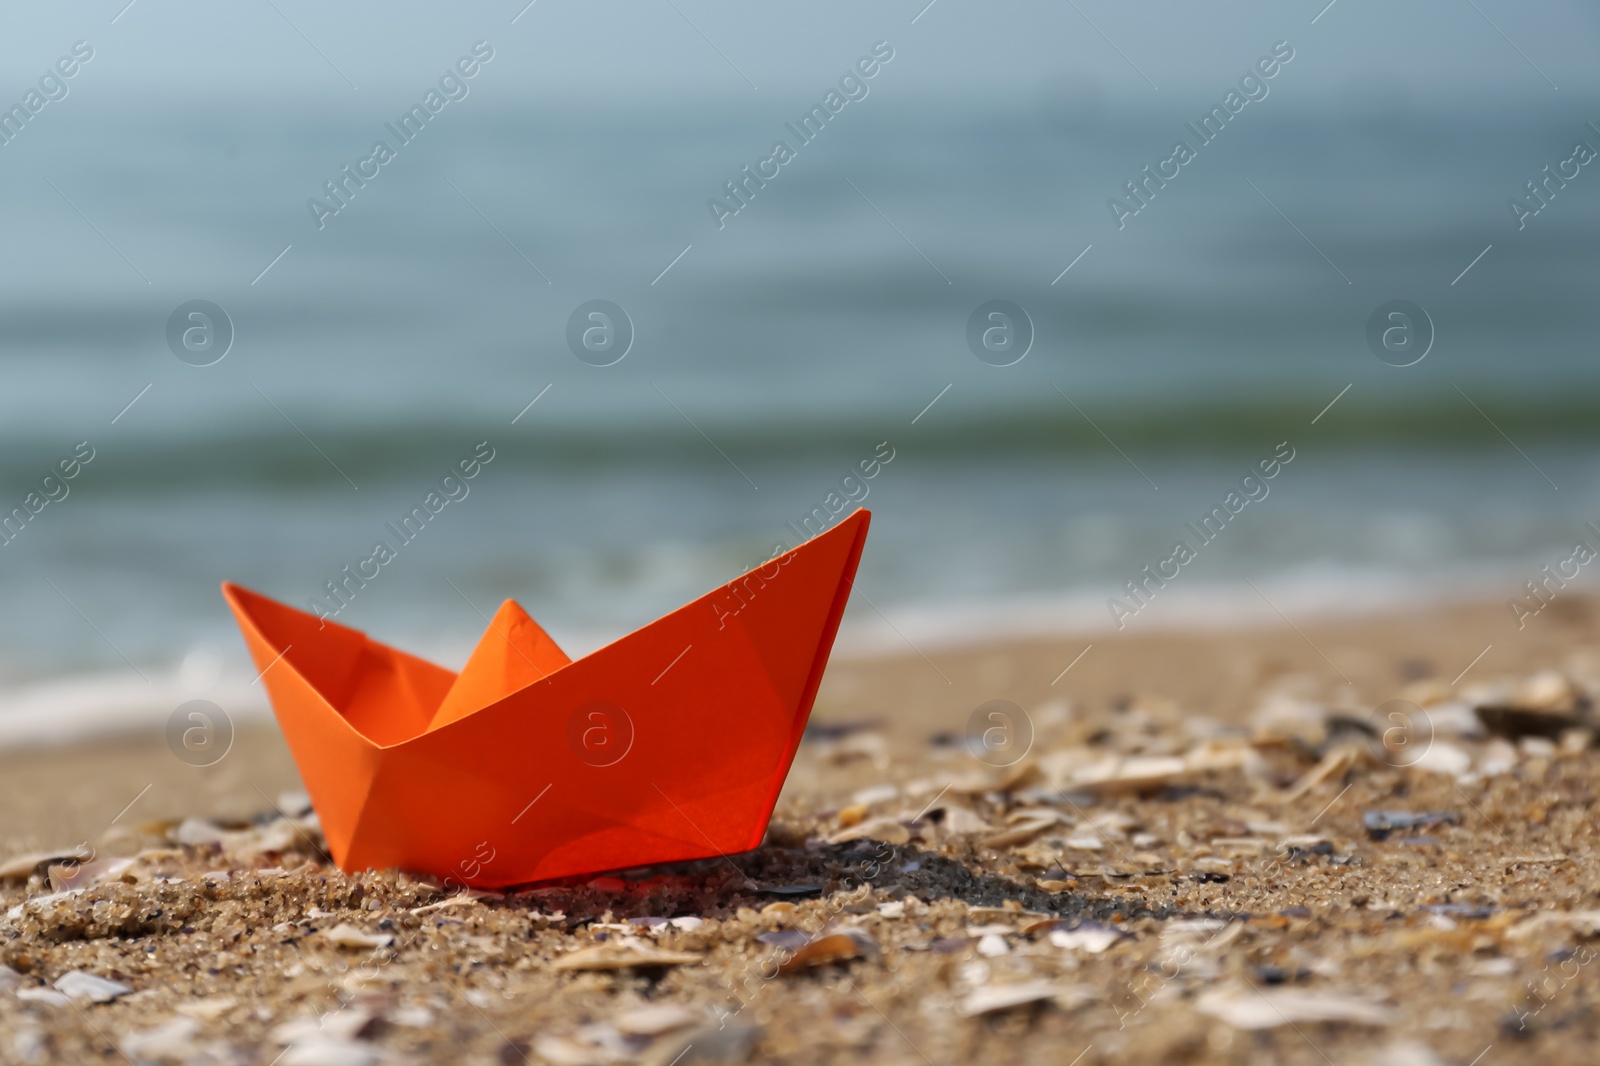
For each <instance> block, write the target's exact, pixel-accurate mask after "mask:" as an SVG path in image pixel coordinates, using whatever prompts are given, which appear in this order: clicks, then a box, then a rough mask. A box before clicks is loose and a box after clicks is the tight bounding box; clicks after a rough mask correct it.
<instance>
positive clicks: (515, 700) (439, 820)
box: [222, 510, 870, 888]
mask: <svg viewBox="0 0 1600 1066" xmlns="http://www.w3.org/2000/svg"><path fill="white" fill-rule="evenodd" d="M869 518H870V515H869V513H868V512H867V511H865V510H858V511H856V512H855V513H854V514H852V515H851V516H850V517H849V518H846V519H845V520H844V521H842V522H840V523H839V524H838V525H836V526H835V527H834V528H833V529H831V530H829V531H827V532H826V533H823V534H821V535H819V536H816V537H814V538H812V539H811V540H809V541H806V542H805V543H803V544H801V545H800V546H799V547H797V548H794V549H793V550H791V551H789V552H786V553H785V554H783V555H779V556H777V557H775V558H774V559H773V560H771V561H770V562H768V563H767V564H766V565H765V566H762V567H758V568H757V569H755V570H752V571H750V572H749V573H747V574H745V575H744V576H743V577H741V578H738V579H736V580H735V581H733V582H730V583H729V584H728V585H726V586H724V587H722V588H719V589H717V590H716V591H714V592H711V593H709V594H707V595H705V596H702V597H701V598H700V599H698V600H695V601H694V602H693V603H690V604H688V605H686V606H684V607H680V608H679V609H678V610H676V611H673V612H672V613H671V614H668V615H666V616H664V617H662V618H659V619H657V620H656V621H654V622H652V623H650V624H649V625H647V626H645V627H644V628H642V629H639V630H636V631H634V632H633V633H630V634H628V635H627V636H625V637H623V638H622V639H621V640H618V641H616V642H615V643H612V644H608V645H607V646H605V647H604V648H601V649H600V650H599V651H596V652H594V653H593V654H591V655H587V656H585V657H584V658H582V659H579V660H577V661H575V662H574V661H572V660H569V659H568V658H567V656H566V655H565V654H563V653H562V651H561V649H560V648H559V647H557V646H556V643H555V642H554V641H553V640H551V639H550V637H549V636H548V635H546V634H545V632H544V630H542V629H540V628H539V626H538V624H537V623H535V622H534V621H533V619H531V618H529V617H528V616H527V615H526V614H524V613H523V612H522V609H521V608H520V607H518V606H517V605H516V604H515V603H513V602H511V601H510V600H507V601H506V603H505V605H504V606H502V607H501V609H500V611H499V613H498V614H497V615H496V616H495V618H494V620H493V621H492V622H491V623H490V626H489V630H488V631H487V632H486V633H485V634H484V636H483V639H482V641H481V642H480V643H479V645H478V647H477V649H476V650H475V651H474V652H473V654H472V657H471V659H470V660H469V661H468V663H467V665H466V667H465V668H463V669H462V671H461V673H460V674H459V675H457V674H454V673H452V672H450V671H449V670H446V669H444V668H442V667H439V666H435V665H433V664H432V663H429V662H425V661H424V660H422V659H418V658H416V657H414V656H411V655H407V654H406V653H404V652H402V651H398V650H396V649H394V648H391V647H389V646H387V645H385V644H380V643H378V642H377V641H374V640H371V639H370V638H368V637H367V636H366V635H365V634H363V633H361V632H360V631H358V630H355V629H351V628H349V627H347V626H342V625H338V624H336V623H333V622H329V621H325V620H322V619H319V618H317V617H316V616H315V615H312V614H308V613H306V612H304V611H298V610H295V609H294V608H292V607H288V606H285V605H284V604H281V603H278V602H276V601H274V600H271V599H268V598H267V597H265V596H261V595H259V594H257V593H254V592H250V591H248V590H246V589H243V588H240V587H238V586H237V585H232V584H224V585H223V587H222V592H223V595H224V596H225V597H226V598H227V600H228V604H229V605H230V606H231V607H232V608H233V612H234V615H235V616H236V617H237V618H238V621H239V628H240V629H241V630H243V631H244V637H245V642H246V644H248V645H249V648H250V654H251V656H252V657H253V658H254V659H255V662H256V665H257V667H259V668H260V669H261V670H262V671H263V673H262V683H263V684H264V685H265V686H266V689H267V695H268V697H269V698H270V700H271V701H272V707H273V710H274V712H275V713H276V714H277V716H278V722H279V724H280V725H281V726H282V727H283V732H284V736H285V737H286V738H287V739H288V742H289V747H290V750H291V751H292V752H293V753H294V759H295V763H296V764H297V765H298V766H299V768H300V776H301V777H302V778H303V779H304V781H305V785H306V789H307V791H308V792H309V793H310V795H311V799H312V802H313V804H314V805H315V807H316V810H317V814H318V816H319V818H320V820H321V823H322V829H323V833H324V835H325V836H326V838H327V842H328V848H329V850H330V851H331V852H332V856H333V860H334V862H336V863H337V864H338V866H339V868H340V869H342V870H345V871H353V870H362V869H369V868H375V867H390V866H393V867H399V868H401V869H405V870H412V871H416V872H419V873H427V874H432V875H435V876H439V877H443V878H448V879H453V880H454V881H455V882H458V883H462V884H467V885H473V886H477V887H483V888H490V887H496V886H504V885H514V884H521V883H524V882H528V881H538V880H544V879H547V878H553V877H565V876H568V875H573V874H586V873H595V872H599V871H602V870H613V869H619V868H622V867H628V866H641V865H645V864H649V863H658V862H673V861H678V860H683V859H696V858H704V857H707V856H713V855H726V854H731V853H734V852H740V851H748V850H750V849H751V848H754V847H756V846H757V845H759V844H760V843H761V838H762V836H763V834H764V833H765V832H766V828H767V820H768V819H769V818H770V817H771V816H772V808H773V805H774V804H775V803H776V802H777V799H778V792H779V790H780V789H781V788H782V787H783V781H784V778H785V777H786V776H787V775H788V772H789V765H790V763H791V762H792V761H793V759H794V754H795V749H796V748H797V747H798V746H799V743H800V734H801V732H802V731H803V730H804V729H805V724H806V719H807V717H808V716H809V715H810V713H811V704H812V701H813V700H814V699H815V698H816V694H817V686H818V684H819V683H820V682H821V680H822V672H823V668H824V667H825V666H826V664H827V660H828V652H829V650H830V649H831V648H832V646H833V638H834V634H835V633H836V632H837V630H838V628H839V617H840V615H841V614H842V613H843V611H844V605H845V601H846V599H848V597H849V592H850V587H851V581H852V579H853V578H854V576H855V571H856V565H857V563H858V562H859V561H860V558H861V548H862V544H863V543H864V541H865V540H866V535H867V524H868V521H869Z"/></svg>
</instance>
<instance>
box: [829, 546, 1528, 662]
mask: <svg viewBox="0 0 1600 1066" xmlns="http://www.w3.org/2000/svg"><path fill="white" fill-rule="evenodd" d="M1517 581H1518V579H1517V578H1516V576H1515V575H1513V574H1512V573H1510V572H1507V573H1504V574H1500V573H1488V572H1485V571H1484V570H1482V569H1472V570H1468V571H1460V572H1448V573H1439V574H1436V575H1432V576H1428V577H1418V576H1416V575H1412V574H1404V573H1399V572H1397V571H1391V570H1380V569H1351V568H1347V567H1307V568H1304V569H1301V570H1297V571H1293V572H1287V573H1283V574H1279V575H1276V576H1273V577H1270V578H1263V579H1261V580H1257V581H1255V582H1254V587H1252V586H1251V585H1250V584H1248V583H1240V582H1198V581H1197V582H1193V583H1182V582H1179V581H1174V582H1171V583H1169V584H1168V586H1167V587H1166V588H1163V589H1160V590H1158V592H1157V594H1156V596H1155V597H1154V599H1153V600H1152V601H1151V602H1150V603H1149V604H1148V605H1147V606H1145V607H1144V608H1143V609H1142V610H1140V611H1139V612H1138V614H1136V615H1135V616H1133V617H1131V618H1124V619H1123V623H1124V624H1123V626H1122V627H1121V628H1120V629H1119V628H1118V626H1117V624H1116V622H1115V621H1114V620H1113V618H1112V614H1111V611H1110V609H1109V608H1108V607H1107V606H1106V598H1107V594H1108V590H1095V591H1088V590H1076V591H1070V592H1065V593H1060V594H1053V595H1039V596H1015V597H1007V598H1003V599H995V598H989V599H981V600H970V601H926V602H919V603H904V604H901V605H899V606H895V607H888V608H887V609H886V610H885V611H883V612H882V613H879V612H877V611H875V610H872V609H871V608H870V607H868V608H862V607H860V606H857V607H856V609H854V610H853V611H852V612H851V614H850V615H849V616H848V617H847V619H846V624H845V625H844V626H842V627H841V628H840V635H839V640H838V642H837V643H836V644H835V645H834V655H835V657H837V658H841V659H870V658H878V657H881V656H885V655H904V654H911V653H913V652H922V653H926V652H928V651H932V650H955V649H960V648H968V647H975V646H981V645H990V644H997V643H1003V642H1006V641H1012V640H1028V639H1050V638H1064V637H1083V638H1087V639H1092V638H1094V637H1095V636H1098V635H1105V634H1111V633H1122V634H1127V635H1138V634H1140V633H1149V632H1174V631H1184V630H1188V631H1193V630H1197V629H1245V628H1253V627H1258V626H1281V625H1283V624H1284V622H1285V619H1286V618H1287V619H1289V620H1290V621H1292V622H1293V623H1294V624H1296V625H1302V624H1304V623H1307V622H1314V621H1320V620H1328V619H1338V618H1352V617H1361V616H1365V615H1373V614H1387V613H1392V612H1395V611H1401V610H1406V609H1418V608H1427V607H1434V606H1444V605H1448V604H1452V603H1482V602H1485V601H1493V600H1495V599H1499V598H1503V597H1505V596H1506V595H1507V594H1508V591H1511V592H1514V591H1516V589H1517ZM1123 599H1124V601H1125V602H1126V597H1123Z"/></svg>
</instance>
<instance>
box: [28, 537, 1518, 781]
mask: <svg viewBox="0 0 1600 1066" xmlns="http://www.w3.org/2000/svg"><path fill="white" fill-rule="evenodd" d="M1519 580H1520V579H1519V577H1518V575H1517V574H1515V573H1512V572H1510V571H1507V572H1504V573H1500V572H1492V571H1486V570H1484V569H1482V568H1474V569H1470V570H1467V569H1463V570H1458V571H1449V572H1438V573H1435V574H1433V575H1431V576H1427V577H1419V576H1417V575H1414V574H1405V573H1400V572H1398V571H1392V570H1380V569H1352V568H1349V567H1332V566H1326V567H1306V568H1302V569H1299V570H1296V571H1292V572H1286V573H1281V574H1278V575H1275V576H1272V577H1265V578H1262V579H1261V580H1257V581H1256V582H1255V587H1252V586H1251V585H1250V584H1248V583H1240V582H1210V583H1207V582H1200V581H1194V582H1183V581H1173V582H1171V583H1170V584H1169V585H1168V586H1167V587H1166V588H1164V589H1161V590H1160V591H1159V593H1158V594H1157V596H1156V597H1155V599H1154V600H1153V601H1152V602H1151V603H1150V604H1149V605H1148V606H1146V607H1145V608H1144V609H1142V610H1141V611H1140V612H1139V613H1138V614H1137V615H1136V616H1134V617H1133V618H1131V619H1127V620H1126V625H1125V627H1124V628H1123V629H1122V630H1121V632H1122V633H1126V634H1135V635H1136V634H1139V633H1148V632H1173V631H1182V630H1191V631H1192V630H1196V629H1216V628H1227V629H1239V628H1247V627H1254V626H1282V625H1284V624H1285V619H1286V618H1287V619H1288V620H1290V621H1292V622H1293V623H1294V624H1296V625H1304V624H1306V623H1308V622H1314V621H1318V620H1326V619H1335V618H1349V617H1358V616H1363V615H1372V614H1379V613H1388V612H1393V611H1398V610H1404V609H1417V608H1426V607H1430V606H1442V605H1447V604H1450V603H1469V602H1480V603H1481V602H1485V601H1490V602H1492V601H1493V600H1496V599H1499V598H1502V597H1504V596H1506V595H1508V594H1509V593H1511V592H1515V591H1516V590H1517V587H1518V584H1519ZM1116 632H1118V629H1117V627H1116V625H1115V623H1114V622H1113V620H1112V617H1111V613H1110V611H1109V610H1108V609H1107V607H1106V590H1105V589H1096V590H1092V591H1091V590H1077V591H1069V592H1065V593H1060V594H1053V595H1039V596H1026V597H1008V598H988V599H973V600H944V601H922V602H903V603H900V604H898V605H896V604H884V611H883V612H882V613H879V611H878V610H877V609H876V608H874V607H872V606H870V605H868V604H866V603H865V601H863V600H859V599H858V600H857V601H856V602H855V603H853V604H852V607H851V610H850V612H849V613H848V615H847V616H846V619H845V624H844V625H843V626H842V627H841V631H840V635H839V639H838V641H837V642H836V643H835V645H834V651H833V654H834V657H835V658H838V659H842V660H845V659H855V660H860V659H867V658H875V657H880V656H885V655H907V654H913V653H924V654H926V653H928V652H932V651H935V650H941V651H942V650H954V649H959V648H965V647H975V646H982V645H992V644H997V643H1003V642H1006V641H1011V640H1019V639H1050V638H1084V639H1089V640H1092V639H1094V637H1095V636H1097V635H1103V634H1108V633H1116ZM618 636H621V633H607V632H602V631H600V630H598V629H592V628H584V629H582V630H574V631H566V632H562V633H560V635H559V639H560V640H561V643H562V644H563V646H564V647H566V648H567V650H568V652H569V654H572V655H573V656H574V657H580V656H582V655H583V654H587V653H588V652H589V651H592V650H594V649H596V648H599V647H601V646H603V645H605V644H607V643H609V642H610V641H611V640H614V639H616V637H618ZM412 650H414V651H417V652H418V653H419V654H422V655H423V656H424V657H425V658H432V659H433V661H436V662H440V663H444V664H448V665H452V666H459V665H460V663H461V662H463V661H464V660H465V659H466V656H467V652H468V650H469V649H467V648H465V647H464V646H457V645H456V644H455V643H451V644H449V645H448V646H441V647H440V648H437V649H431V651H433V652H435V653H437V656H436V657H435V655H431V654H430V649H412ZM144 674H145V675H146V676H147V677H148V678H149V681H148V683H147V682H145V681H143V680H141V679H140V677H139V676H138V675H136V674H134V673H133V672H132V671H130V670H127V669H119V670H108V671H101V672H94V673H81V674H73V675H68V676H63V677H54V678H44V679H38V680H33V681H27V682H19V683H13V684H10V685H6V684H4V683H3V682H0V750H11V749H17V748H29V747H43V746H60V745H66V744H74V743H83V742H114V741H116V740H119V739H125V738H128V737H131V736H136V735H146V736H156V735H160V734H161V733H162V732H163V731H164V730H165V729H166V726H167V720H168V718H169V717H170V716H171V715H172V713H173V711H174V710H176V709H177V708H178V706H179V705H181V704H183V703H184V702H186V701H188V700H192V699H205V700H210V701H211V702H213V703H215V704H217V706H219V707H221V708H222V709H223V710H224V711H225V712H226V713H227V714H228V716H229V717H230V718H231V719H232V720H233V722H234V723H235V725H236V726H237V725H243V724H247V723H251V722H264V721H269V720H270V719H271V710H270V708H269V706H268V704H267V699H266V694H265V692H264V691H263V689H262V687H261V685H260V683H259V682H258V681H257V680H256V677H255V674H254V673H253V671H252V670H251V669H250V668H249V667H248V666H247V665H245V664H243V663H240V662H234V663H231V664H230V663H229V662H227V661H225V660H224V658H223V657H222V656H220V655H219V654H218V653H216V652H214V651H213V650H211V649H208V648H198V649H196V650H194V651H192V652H190V654H189V655H188V656H186V657H185V659H184V661H183V662H182V663H181V664H179V665H178V666H177V667H175V668H171V669H168V670H164V671H153V670H151V669H149V668H146V669H145V670H144Z"/></svg>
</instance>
